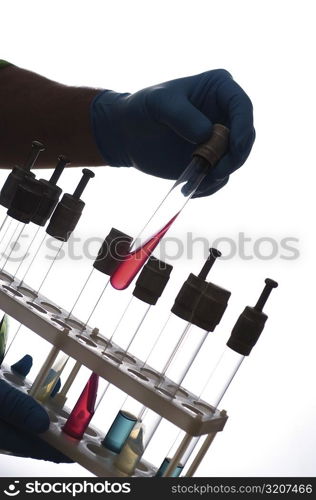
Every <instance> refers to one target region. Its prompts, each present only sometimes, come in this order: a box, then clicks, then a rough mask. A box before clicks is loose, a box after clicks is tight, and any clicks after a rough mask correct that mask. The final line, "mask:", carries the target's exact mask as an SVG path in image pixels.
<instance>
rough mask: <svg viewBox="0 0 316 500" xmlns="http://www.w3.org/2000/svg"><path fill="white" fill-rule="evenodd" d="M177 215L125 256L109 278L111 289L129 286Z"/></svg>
mask: <svg viewBox="0 0 316 500" xmlns="http://www.w3.org/2000/svg"><path fill="white" fill-rule="evenodd" d="M178 215H179V212H178V213H177V214H176V215H175V216H174V217H172V219H171V220H170V221H169V222H168V223H167V224H166V225H165V226H164V227H163V228H162V229H160V231H158V233H156V234H155V235H154V236H152V237H151V238H150V239H149V240H148V241H147V242H146V243H144V244H143V245H142V246H141V247H139V248H137V249H136V250H134V251H133V252H131V253H129V254H127V256H126V257H125V258H124V260H123V262H121V264H120V265H119V266H118V268H117V269H116V271H115V272H114V273H113V274H112V276H111V279H110V283H111V285H112V286H113V288H115V289H116V290H124V289H125V288H127V287H128V286H129V285H130V283H131V282H132V281H133V279H134V278H135V276H136V274H137V273H138V271H139V270H140V269H141V268H142V267H143V266H144V264H145V263H146V261H147V259H148V258H149V257H150V255H151V254H152V252H153V251H154V250H155V248H156V246H157V245H158V243H159V242H160V240H161V239H162V238H163V237H164V235H165V234H166V232H167V231H168V229H169V228H170V226H171V225H172V224H173V222H174V221H175V219H176V218H177V217H178Z"/></svg>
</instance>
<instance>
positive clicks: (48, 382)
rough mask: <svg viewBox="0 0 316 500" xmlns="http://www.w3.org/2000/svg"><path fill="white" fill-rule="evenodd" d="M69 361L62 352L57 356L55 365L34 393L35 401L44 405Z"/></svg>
mask: <svg viewBox="0 0 316 500" xmlns="http://www.w3.org/2000/svg"><path fill="white" fill-rule="evenodd" d="M68 360H69V356H68V355H67V354H64V353H63V352H60V353H59V355H58V356H57V359H56V361H55V363H54V364H53V366H52V368H51V369H50V370H49V372H48V375H47V377H46V379H45V381H44V383H43V384H42V386H41V387H40V389H39V390H38V391H37V393H36V399H37V400H38V401H40V402H41V403H45V402H46V401H47V400H48V399H49V397H50V396H51V394H52V392H53V391H54V389H55V388H56V385H57V383H58V380H59V379H60V376H61V374H62V372H63V370H64V368H65V366H66V364H67V362H68Z"/></svg>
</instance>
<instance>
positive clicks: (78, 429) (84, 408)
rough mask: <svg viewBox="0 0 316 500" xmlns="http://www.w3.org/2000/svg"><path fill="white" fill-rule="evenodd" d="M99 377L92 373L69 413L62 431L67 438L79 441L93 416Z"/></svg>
mask: <svg viewBox="0 0 316 500" xmlns="http://www.w3.org/2000/svg"><path fill="white" fill-rule="evenodd" d="M98 384H99V375H97V374H96V373H92V375H91V376H90V378H89V380H88V382H87V384H86V386H85V388H84V389H83V391H82V393H81V395H80V397H79V399H78V401H77V403H76V404H75V406H74V409H73V410H72V412H71V413H70V415H69V417H68V420H67V422H66V423H65V425H64V426H63V428H62V430H63V432H65V433H66V434H68V435H69V436H71V437H73V438H76V439H81V438H82V436H83V434H84V432H85V430H86V428H87V427H88V425H89V423H90V420H91V418H92V417H93V415H94V406H95V401H96V397H97V392H98Z"/></svg>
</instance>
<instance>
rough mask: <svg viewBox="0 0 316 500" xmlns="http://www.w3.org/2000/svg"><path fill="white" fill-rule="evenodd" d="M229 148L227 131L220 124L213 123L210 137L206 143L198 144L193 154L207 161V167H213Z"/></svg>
mask: <svg viewBox="0 0 316 500" xmlns="http://www.w3.org/2000/svg"><path fill="white" fill-rule="evenodd" d="M228 146H229V129H228V128H227V127H225V126H224V125H221V124H220V123H215V124H214V126H213V129H212V135H211V137H210V138H209V140H208V141H206V142H204V143H203V144H200V145H199V146H198V147H197V148H196V149H195V150H194V152H193V156H199V157H200V158H204V160H206V161H207V163H208V164H209V166H211V167H213V168H214V167H215V166H216V164H217V163H218V162H219V160H220V159H221V158H222V157H223V156H224V155H225V154H226V153H227V151H228Z"/></svg>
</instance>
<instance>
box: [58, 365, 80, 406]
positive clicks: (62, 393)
mask: <svg viewBox="0 0 316 500" xmlns="http://www.w3.org/2000/svg"><path fill="white" fill-rule="evenodd" d="M81 367H82V364H81V363H79V361H76V363H75V365H74V367H73V369H72V370H71V372H70V373H69V376H68V378H67V380H66V382H65V383H64V385H63V387H62V389H61V391H60V392H59V393H58V394H56V396H55V397H54V404H56V405H57V406H58V407H59V408H62V407H63V406H64V404H65V403H66V399H67V397H66V396H67V392H68V391H69V389H70V387H71V385H72V384H73V382H74V380H75V378H76V376H77V375H78V372H79V370H80V368H81Z"/></svg>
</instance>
